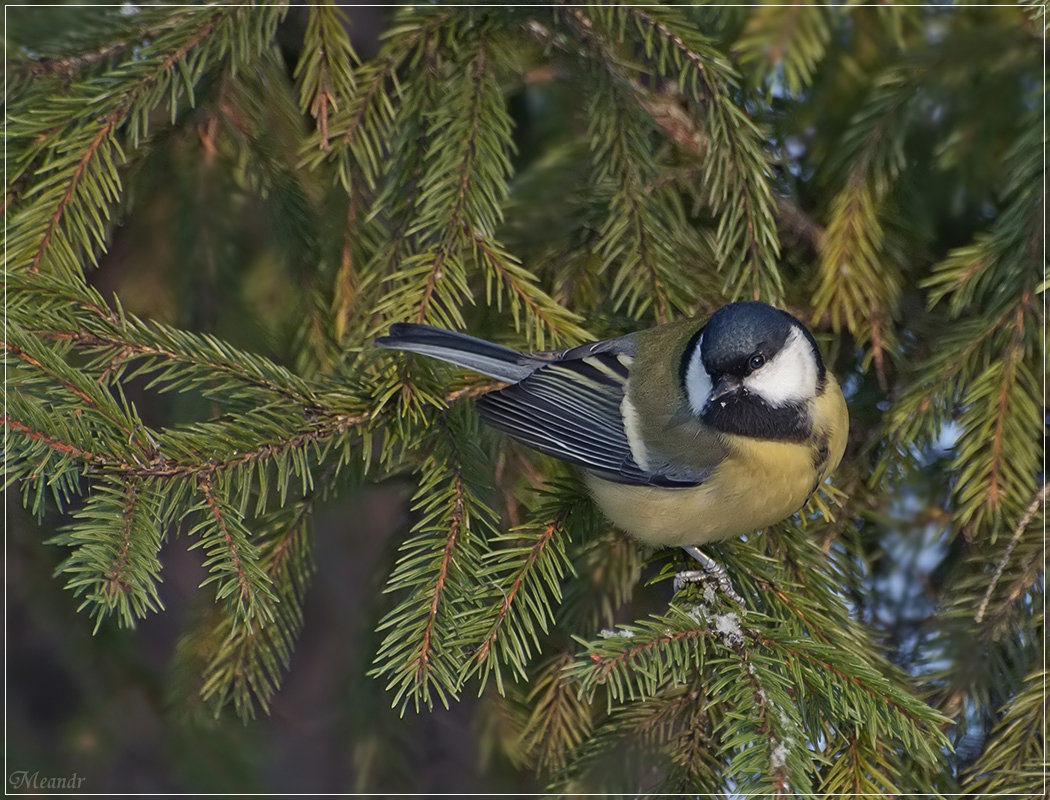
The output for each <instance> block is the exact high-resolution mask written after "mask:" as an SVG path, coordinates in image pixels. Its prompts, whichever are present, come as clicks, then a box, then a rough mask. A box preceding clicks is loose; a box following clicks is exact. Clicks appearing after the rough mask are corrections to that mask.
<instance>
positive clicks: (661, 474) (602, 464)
mask: <svg viewBox="0 0 1050 800" xmlns="http://www.w3.org/2000/svg"><path fill="white" fill-rule="evenodd" d="M630 350H631V348H630V347H629V346H628V343H627V342H626V341H625V340H610V341H607V342H599V343H596V344H593V345H584V346H582V347H577V348H573V349H572V350H569V351H565V352H564V353H559V354H557V356H556V357H557V359H558V360H554V361H551V362H550V363H548V364H545V365H543V366H541V367H539V368H538V369H536V370H535V371H533V372H532V373H531V374H530V375H528V377H526V378H524V379H523V380H521V381H519V382H517V383H515V384H512V385H510V386H507V387H506V388H504V389H500V390H499V391H496V392H490V393H489V394H486V395H484V396H483V397H481V398H480V399H479V400H478V408H479V410H480V412H481V415H482V418H483V419H484V420H485V421H486V422H487V423H488V424H489V425H491V426H492V427H494V428H498V429H499V430H501V431H503V432H505V433H507V434H508V435H509V436H512V437H513V438H515V439H517V440H518V441H520V442H522V443H524V444H526V445H528V446H529V447H531V448H533V449H535V450H539V451H540V452H541V453H546V454H548V455H551V456H554V457H555V458H558V459H561V460H562V461H568V462H570V463H573V464H578V465H580V466H581V467H584V468H585V469H587V470H589V471H590V472H593V473H595V474H596V475H598V476H599V477H602V478H605V479H606V480H609V481H614V482H616V483H627V484H635V485H652V486H667V487H675V486H677V487H685V486H695V485H697V484H699V483H702V482H703V480H704V478H705V477H706V473H701V472H696V471H689V470H674V471H671V470H661V471H656V472H651V471H649V470H647V469H645V468H643V467H642V466H640V465H639V463H638V461H637V460H636V459H635V456H634V453H633V452H632V449H631V443H630V440H629V434H628V431H627V428H626V427H625V422H624V416H623V415H624V412H623V400H624V394H625V392H626V389H627V379H628V370H629V367H630V364H631V358H632V356H631V353H630ZM551 355H554V354H551Z"/></svg>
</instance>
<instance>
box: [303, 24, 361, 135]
mask: <svg viewBox="0 0 1050 800" xmlns="http://www.w3.org/2000/svg"><path fill="white" fill-rule="evenodd" d="M345 20H346V15H345V14H344V13H343V12H342V10H341V9H340V8H339V6H337V5H335V4H334V3H328V4H322V5H313V6H310V8H309V17H308V21H307V26H306V33H305V34H304V36H303V54H302V58H301V59H300V60H299V63H298V64H297V65H296V67H295V72H294V75H293V77H295V78H296V79H298V81H299V109H300V111H302V112H304V113H305V112H307V111H309V113H310V115H311V116H312V117H313V118H314V120H315V122H316V123H317V134H318V137H319V142H318V147H319V148H320V150H321V151H322V152H325V153H327V152H328V151H329V149H330V147H331V145H330V142H329V139H328V115H329V114H330V113H331V112H335V111H338V110H339V103H340V102H349V101H350V99H351V98H352V97H354V95H355V94H356V90H357V84H356V81H355V75H354V70H355V68H356V67H357V66H358V65H359V64H360V59H358V57H357V54H356V53H355V52H354V49H353V46H352V45H351V44H350V38H349V37H348V36H347V33H346V29H345V28H344V27H343V26H344V23H345Z"/></svg>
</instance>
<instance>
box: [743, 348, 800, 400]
mask: <svg viewBox="0 0 1050 800" xmlns="http://www.w3.org/2000/svg"><path fill="white" fill-rule="evenodd" d="M743 383H744V388H745V389H747V391H749V392H751V394H756V395H758V396H759V397H761V398H762V399H763V400H765V401H766V402H767V403H768V404H769V405H771V406H773V407H778V406H786V405H790V404H793V403H796V404H797V403H805V402H806V401H807V400H811V399H812V398H813V397H815V396H816V394H817V360H816V357H815V356H814V353H813V348H812V346H811V345H810V343H809V341H808V340H807V339H806V337H805V336H803V335H802V332H801V331H799V330H798V329H797V328H792V329H791V333H789V334H788V338H787V341H786V342H784V346H783V347H782V348H781V349H780V352H779V353H777V354H776V355H775V356H773V358H771V359H770V360H769V361H767V362H766V364H765V366H763V367H760V368H759V369H757V370H755V372H753V373H751V374H750V375H748V376H747V377H746V378H744V382H743Z"/></svg>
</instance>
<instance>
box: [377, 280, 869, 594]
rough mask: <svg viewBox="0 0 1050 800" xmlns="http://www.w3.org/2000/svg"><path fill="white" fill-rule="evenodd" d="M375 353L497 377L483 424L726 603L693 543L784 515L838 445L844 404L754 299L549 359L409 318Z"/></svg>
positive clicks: (812, 360)
mask: <svg viewBox="0 0 1050 800" xmlns="http://www.w3.org/2000/svg"><path fill="white" fill-rule="evenodd" d="M375 344H376V345H377V346H378V347H380V348H385V349H392V350H401V351H407V352H411V353H418V354H421V355H424V356H430V357H432V358H437V359H440V360H442V361H447V362H450V363H452V364H455V365H458V366H460V367H463V368H466V369H468V370H472V371H474V372H478V373H481V374H483V375H487V376H489V377H491V378H495V379H497V380H499V381H501V382H503V383H505V384H506V386H504V387H502V388H499V389H496V390H493V391H490V392H488V393H486V394H484V395H482V396H480V397H479V398H478V399H477V400H476V405H477V408H478V411H479V412H480V414H481V417H482V419H483V420H484V421H485V422H486V423H487V424H489V425H491V426H492V427H494V428H496V429H498V430H500V431H503V432H504V433H505V434H507V435H509V436H510V437H511V438H513V439H516V440H518V441H520V442H522V443H523V444H525V445H527V446H529V447H531V448H533V449H535V450H538V451H539V452H541V453H546V454H547V455H550V456H553V457H554V458H557V459H560V460H562V461H566V462H568V463H570V464H574V465H576V466H578V467H580V468H582V470H583V473H584V477H585V481H586V484H587V487H588V489H589V491H590V494H591V496H592V497H593V499H594V501H595V503H596V504H597V506H598V507H599V509H601V511H602V512H603V513H604V515H605V516H606V517H607V518H608V519H609V520H610V521H611V522H612V523H613V524H614V525H615V526H616V527H618V528H620V529H622V530H623V531H625V532H626V533H627V534H629V535H630V536H632V537H634V538H635V539H637V540H638V541H640V542H642V543H644V544H647V545H651V546H655V547H681V548H683V549H684V550H685V551H686V552H687V553H689V554H690V555H691V556H692V557H693V558H695V559H696V560H697V561H699V562H700V564H701V565H702V567H703V570H704V573H706V574H708V575H711V576H712V577H714V578H715V579H716V580H717V581H718V583H719V585H720V587H721V588H723V589H724V590H725V591H726V592H727V593H728V594H729V595H730V597H732V598H734V599H736V600H738V601H739V600H740V598H739V596H738V595H736V593H735V592H734V591H733V590H732V586H731V584H730V582H729V580H728V577H727V576H726V574H725V571H724V569H723V568H722V567H721V565H719V564H717V563H716V562H715V561H714V560H713V559H711V558H710V557H709V556H707V555H706V554H705V553H703V552H702V551H701V550H699V546H700V545H703V544H706V543H708V542H714V541H718V540H722V539H727V538H730V537H733V536H740V535H743V534H746V533H750V532H753V531H755V530H758V529H762V528H765V527H767V526H769V525H772V524H774V523H776V522H779V521H780V520H782V519H785V518H786V517H789V516H790V515H792V514H793V513H795V512H796V511H798V510H799V509H800V508H801V507H802V506H803V505H804V504H805V502H806V500H807V499H808V498H809V496H810V495H811V494H812V493H813V492H814V491H816V489H817V488H818V487H819V486H820V485H821V483H823V482H824V480H825V479H827V478H828V476H829V475H830V474H831V473H832V471H833V470H834V469H835V468H836V467H837V466H838V464H839V462H840V461H841V459H842V456H843V453H844V451H845V447H846V439H847V433H848V427H849V412H848V409H847V407H846V401H845V398H844V397H843V394H842V390H841V388H840V386H839V383H838V381H837V380H836V379H835V376H834V375H833V374H832V373H831V372H830V371H829V370H828V369H827V367H826V366H825V364H824V361H823V359H822V357H821V354H820V350H819V349H818V347H817V343H816V341H815V340H814V338H813V335H812V333H810V331H809V330H808V329H807V328H806V326H805V325H804V324H803V323H801V322H800V321H799V320H798V319H797V318H795V317H794V316H792V315H791V314H789V313H788V312H786V311H783V310H781V309H778V308H775V307H773V306H770V305H767V304H765V303H761V302H757V301H743V302H734V303H729V304H727V305H724V306H722V307H720V308H719V309H718V310H716V311H715V312H714V313H713V314H712V315H711V316H710V317H709V318H708V319H706V320H705V319H704V318H702V317H699V318H691V319H683V320H678V321H673V322H667V323H664V324H661V325H657V326H655V327H651V328H646V329H643V330H639V331H636V332H633V333H629V334H627V335H625V336H620V337H617V338H613V339H606V340H603V341H598V342H592V343H589V344H583V345H579V346H576V347H572V348H569V349H566V350H560V351H547V352H536V353H523V352H518V351H516V350H512V349H510V348H507V347H504V346H502V345H498V344H494V343H492V342H488V341H485V340H484V339H479V338H476V337H473V336H469V335H467V334H464V333H459V332H455V331H449V330H445V329H443V328H436V327H432V326H429V325H422V324H414V323H395V324H393V325H392V326H391V328H390V331H389V333H388V335H386V336H382V337H379V338H377V339H376V340H375ZM681 575H683V576H684V577H685V579H688V580H692V579H697V577H698V576H699V575H700V573H695V574H694V571H690V572H689V573H681Z"/></svg>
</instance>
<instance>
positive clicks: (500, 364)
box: [375, 322, 543, 383]
mask: <svg viewBox="0 0 1050 800" xmlns="http://www.w3.org/2000/svg"><path fill="white" fill-rule="evenodd" d="M375 344H376V346H377V347H383V348H386V349H387V350H406V351H408V352H410V353H420V354H422V355H425V356H430V357H431V358H438V359H441V360H442V361H448V362H449V363H451V364H456V365H458V366H460V367H466V368H467V369H471V370H474V371H475V372H480V373H481V374H482V375H488V376H489V377H492V378H497V379H498V380H501V381H506V382H507V383H517V382H518V381H520V380H521V379H522V378H524V377H526V376H527V375H529V374H530V373H531V372H533V370H535V369H536V368H537V367H538V366H540V365H541V364H542V363H543V361H541V360H540V359H537V358H533V357H531V356H527V355H525V354H524V353H519V352H517V351H515V350H511V349H510V348H509V347H503V346H501V345H498V344H493V343H492V342H486V341H485V340H484V339H477V338H475V337H473V336H467V335H466V334H465V333H456V332H455V331H447V330H445V329H444V328H434V327H432V326H430V325H416V324H414V323H411V322H397V323H395V324H393V325H391V326H390V333H389V334H388V335H386V336H380V337H379V338H378V339H376V340H375Z"/></svg>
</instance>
